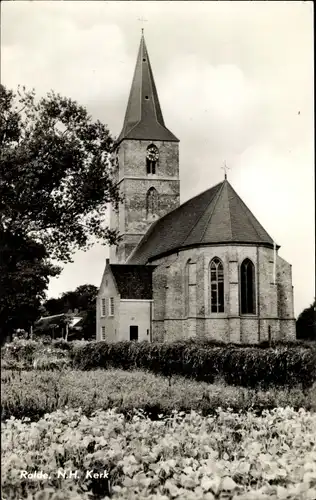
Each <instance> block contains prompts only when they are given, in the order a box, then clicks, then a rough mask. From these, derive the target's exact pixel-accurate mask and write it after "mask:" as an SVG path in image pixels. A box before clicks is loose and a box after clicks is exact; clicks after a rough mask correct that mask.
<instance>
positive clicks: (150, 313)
mask: <svg viewBox="0 0 316 500" xmlns="http://www.w3.org/2000/svg"><path fill="white" fill-rule="evenodd" d="M149 304H150V307H149V321H150V323H149V339H150V342H151V343H152V341H153V329H152V318H153V303H152V301H150V303H149Z"/></svg>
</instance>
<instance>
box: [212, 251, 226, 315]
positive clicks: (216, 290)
mask: <svg viewBox="0 0 316 500" xmlns="http://www.w3.org/2000/svg"><path fill="white" fill-rule="evenodd" d="M210 274H211V312H212V313H222V312H224V266H223V263H222V261H221V260H220V259H219V258H218V257H214V259H213V260H212V261H211V265H210Z"/></svg>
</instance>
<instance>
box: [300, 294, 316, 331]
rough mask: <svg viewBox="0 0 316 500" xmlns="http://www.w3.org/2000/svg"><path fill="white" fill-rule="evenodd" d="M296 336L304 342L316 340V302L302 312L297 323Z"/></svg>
mask: <svg viewBox="0 0 316 500" xmlns="http://www.w3.org/2000/svg"><path fill="white" fill-rule="evenodd" d="M296 336H297V338H298V339H303V340H314V341H315V340H316V301H315V300H314V302H313V304H311V305H310V306H309V307H307V308H306V309H304V311H302V312H301V314H300V315H299V317H298V318H297V321H296Z"/></svg>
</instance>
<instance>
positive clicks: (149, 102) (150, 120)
mask: <svg viewBox="0 0 316 500" xmlns="http://www.w3.org/2000/svg"><path fill="white" fill-rule="evenodd" d="M123 139H138V140H152V141H155V140H156V141H176V142H179V140H178V139H177V138H176V137H175V136H174V135H173V134H172V133H171V132H170V130H168V129H167V127H166V126H165V122H164V119H163V116H162V112H161V108H160V104H159V99H158V93H157V90H156V85H155V81H154V77H153V73H152V69H151V65H150V61H149V57H148V52H147V48H146V44H145V38H144V31H143V29H142V36H141V40H140V46H139V51H138V56H137V61H136V67H135V71H134V77H133V82H132V87H131V90H130V95H129V99H128V104H127V110H126V114H125V120H124V124H123V129H122V132H121V133H120V135H119V138H118V140H117V142H120V141H122V140H123Z"/></svg>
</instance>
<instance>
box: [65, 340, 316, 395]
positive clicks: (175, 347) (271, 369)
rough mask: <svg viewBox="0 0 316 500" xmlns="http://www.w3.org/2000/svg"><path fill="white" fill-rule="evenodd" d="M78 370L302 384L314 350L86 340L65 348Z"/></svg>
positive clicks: (315, 364) (313, 367)
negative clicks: (84, 342) (108, 369)
mask: <svg viewBox="0 0 316 500" xmlns="http://www.w3.org/2000/svg"><path fill="white" fill-rule="evenodd" d="M70 357H71V359H72V365H73V367H74V368H77V369H80V370H91V369H95V368H98V367H100V368H105V369H107V368H121V369H124V370H129V369H142V370H150V371H152V372H154V373H159V374H161V375H164V376H167V377H171V376H173V375H182V376H185V377H190V378H194V379H195V380H198V381H204V382H208V383H213V382H214V381H215V380H216V378H222V379H224V381H225V382H226V383H227V384H230V385H239V386H243V387H252V388H254V387H258V386H261V387H262V388H268V387H270V386H272V385H275V386H288V387H294V386H297V385H302V386H303V388H308V387H311V386H312V385H313V383H314V382H315V381H316V350H315V349H310V348H305V347H285V346H284V347H278V348H277V347H274V348H272V347H271V348H266V349H257V348H256V347H244V348H242V349H241V348H240V347H236V346H234V347H231V346H221V347H214V346H208V345H206V344H200V345H199V344H198V343H192V342H175V343H153V344H150V343H148V342H141V343H134V342H118V343H115V344H107V343H106V342H91V343H88V344H85V345H83V346H76V347H74V348H73V349H72V350H71V351H70Z"/></svg>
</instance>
